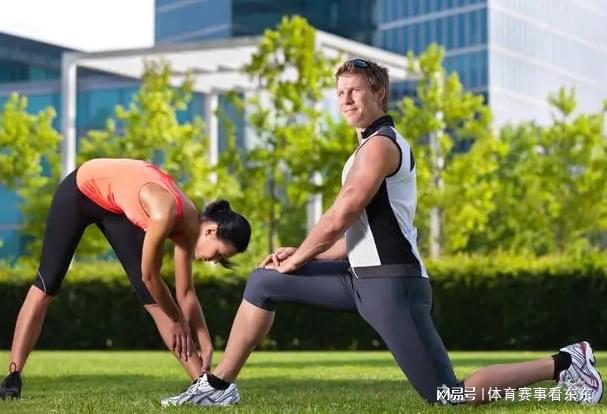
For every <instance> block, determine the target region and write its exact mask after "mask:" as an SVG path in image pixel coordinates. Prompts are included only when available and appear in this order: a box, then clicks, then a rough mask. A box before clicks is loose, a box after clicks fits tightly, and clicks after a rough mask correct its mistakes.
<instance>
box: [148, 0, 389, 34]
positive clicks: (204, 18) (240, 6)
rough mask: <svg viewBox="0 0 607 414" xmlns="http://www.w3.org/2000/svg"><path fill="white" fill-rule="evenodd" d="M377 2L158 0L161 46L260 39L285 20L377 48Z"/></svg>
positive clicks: (366, 0) (352, 0)
mask: <svg viewBox="0 0 607 414" xmlns="http://www.w3.org/2000/svg"><path fill="white" fill-rule="evenodd" d="M375 4H376V0H280V1H278V0H212V1H207V0H156V4H155V13H156V14H155V16H156V20H155V23H156V26H155V31H156V32H155V40H156V43H157V44H162V43H177V42H188V41H195V40H202V39H216V38H225V37H238V36H251V35H255V36H256V35H260V34H262V33H263V31H264V30H265V29H268V28H272V27H275V26H276V25H277V24H278V23H279V22H280V20H281V19H282V17H283V16H288V15H300V16H303V17H305V18H306V19H307V20H308V21H309V22H310V24H312V25H313V26H314V27H316V28H317V29H320V30H323V31H326V32H329V33H333V34H336V35H339V36H342V37H346V38H349V39H352V40H356V41H358V42H361V43H367V44H372V43H373V37H374V34H375V30H376V27H375V25H376V21H377V19H376V18H375V15H374V11H375Z"/></svg>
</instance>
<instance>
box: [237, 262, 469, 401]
mask: <svg viewBox="0 0 607 414" xmlns="http://www.w3.org/2000/svg"><path fill="white" fill-rule="evenodd" d="M244 299H246V300H247V301H248V302H250V303H251V304H253V305H255V306H258V307H260V308H262V309H266V310H268V311H272V310H274V306H275V304H276V303H281V302H288V303H300V304H304V305H311V306H316V307H320V308H324V309H329V310H343V311H357V312H358V313H359V314H360V315H361V316H362V317H363V319H364V320H365V321H367V322H368V323H369V324H370V325H371V327H373V329H375V331H376V332H377V333H378V334H379V335H380V337H381V338H382V339H383V341H384V342H385V343H386V345H387V347H388V349H389V350H390V352H392V355H393V356H394V359H395V360H396V362H397V363H398V365H399V366H400V368H401V370H402V371H403V372H404V374H405V375H406V376H407V378H408V379H409V381H410V382H411V384H412V385H413V387H414V388H415V389H416V390H417V392H418V393H419V394H420V395H421V396H422V397H423V398H425V399H426V400H427V401H429V402H436V401H437V388H439V387H441V386H447V387H450V388H451V387H460V386H462V384H461V383H458V382H457V380H456V378H455V374H454V372H453V368H452V365H451V362H450V360H449V357H448V355H447V351H446V350H445V347H444V345H443V342H442V340H441V338H440V336H439V335H438V333H437V332H436V329H435V328H434V323H433V322H432V318H431V316H430V309H431V307H432V290H431V287H430V283H429V281H428V279H426V278H421V277H386V278H378V277H373V278H366V279H362V278H361V279H359V278H356V277H355V276H353V274H352V273H351V270H350V267H349V263H348V262H347V261H313V262H310V263H308V264H307V265H306V266H304V267H303V268H301V269H300V270H299V271H297V272H295V273H294V274H292V275H285V274H282V273H279V272H276V271H274V270H267V269H257V270H255V271H254V272H253V273H252V274H251V275H250V277H249V280H248V282H247V286H246V288H245V292H244Z"/></svg>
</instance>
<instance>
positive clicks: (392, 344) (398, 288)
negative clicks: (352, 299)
mask: <svg viewBox="0 0 607 414" xmlns="http://www.w3.org/2000/svg"><path fill="white" fill-rule="evenodd" d="M355 287H356V291H357V293H358V295H359V296H360V298H361V300H360V301H357V304H358V306H359V312H360V313H361V314H362V316H363V317H364V318H365V319H366V320H367V321H368V322H369V323H370V324H371V326H372V327H373V328H375V330H376V331H377V332H378V333H379V334H380V336H381V337H382V338H383V340H384V342H385V343H386V345H387V346H388V348H389V349H390V351H391V352H392V354H393V355H394V358H395V359H396V361H397V363H398V364H399V366H400V367H401V369H402V370H403V372H404V373H405V374H406V375H407V377H408V379H409V381H410V382H411V384H412V385H413V387H414V388H415V389H416V390H417V391H418V392H419V394H420V395H421V396H422V397H423V398H424V399H426V400H427V401H429V402H443V403H446V402H450V403H463V402H464V400H463V393H462V395H461V397H462V398H461V399H459V400H454V399H453V398H449V394H447V395H445V394H444V393H445V392H448V391H449V390H450V389H453V388H457V387H462V388H467V389H468V391H473V394H474V398H473V399H472V400H470V401H467V402H471V403H474V404H479V403H483V402H489V401H490V400H492V399H495V394H493V396H494V397H493V398H491V394H489V389H490V388H492V389H493V390H498V392H500V395H501V396H503V395H504V394H503V392H502V391H503V390H504V389H505V388H514V389H516V388H520V387H523V386H528V385H531V384H534V383H536V382H538V381H545V380H551V379H558V378H559V374H561V371H563V372H566V373H567V374H568V376H567V378H569V379H567V380H566V379H565V376H564V375H562V374H561V377H563V379H562V380H560V379H559V382H562V383H564V385H566V386H569V387H572V386H573V387H574V388H575V392H576V393H577V394H578V398H579V401H580V402H585V403H589V404H594V403H596V402H598V401H599V400H600V398H601V396H602V392H603V387H602V382H601V379H600V375H599V374H598V371H596V369H595V368H594V356H593V355H592V350H591V349H590V347H589V346H588V344H587V343H580V344H574V345H571V346H569V347H566V348H563V349H562V350H561V352H560V353H559V354H558V355H555V356H553V357H548V358H542V359H538V360H535V361H528V362H520V363H513V364H503V365H493V366H489V367H485V368H481V369H479V370H478V371H476V372H474V373H473V374H472V375H471V376H470V377H469V378H468V379H466V380H465V381H464V382H463V383H458V382H457V380H456V378H455V374H454V373H453V368H452V365H451V362H450V361H449V357H448V355H447V351H446V350H445V347H444V345H443V343H442V340H441V338H440V336H439V335H438V333H437V331H436V328H435V327H434V323H433V321H432V318H431V316H430V310H431V305H432V299H431V288H430V284H429V282H428V280H427V279H422V278H379V279H362V280H356V281H355ZM570 365H571V368H570ZM569 368H570V369H569ZM571 378H573V379H571ZM584 387H586V388H587V392H586V391H584V389H583V388H584ZM445 397H446V398H445ZM451 397H453V396H452V395H451Z"/></svg>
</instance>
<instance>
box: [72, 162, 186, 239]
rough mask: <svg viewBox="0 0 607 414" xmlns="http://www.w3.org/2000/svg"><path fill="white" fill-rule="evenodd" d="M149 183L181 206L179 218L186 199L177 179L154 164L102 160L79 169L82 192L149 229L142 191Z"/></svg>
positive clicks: (179, 207)
mask: <svg viewBox="0 0 607 414" xmlns="http://www.w3.org/2000/svg"><path fill="white" fill-rule="evenodd" d="M147 183H155V184H158V185H160V186H161V187H163V188H164V189H166V190H167V191H168V192H169V193H171V195H172V196H173V198H174V199H175V204H176V205H177V213H176V215H175V218H176V219H177V220H179V218H181V216H182V215H183V199H182V196H181V192H180V191H179V188H178V187H177V185H176V184H175V181H174V180H173V178H172V177H171V176H170V175H168V174H167V173H166V172H164V171H163V170H161V169H160V168H159V167H157V166H156V165H154V164H151V163H149V162H146V161H140V160H131V159H112V158H98V159H93V160H90V161H87V162H85V163H84V164H82V165H81V166H80V168H78V172H77V173H76V184H77V186H78V189H79V190H80V191H81V192H82V193H83V194H84V195H86V196H87V197H88V198H89V199H91V200H92V201H93V202H94V203H95V204H97V205H98V206H99V207H102V208H104V209H106V210H108V211H111V212H113V213H117V214H124V215H125V216H126V217H127V218H128V219H129V221H130V222H131V223H133V224H135V225H136V226H137V227H139V228H141V229H143V230H147V228H148V223H149V217H148V215H147V213H146V212H145V209H144V208H143V205H142V204H141V200H140V198H139V191H140V190H141V188H142V187H143V186H144V185H145V184H147Z"/></svg>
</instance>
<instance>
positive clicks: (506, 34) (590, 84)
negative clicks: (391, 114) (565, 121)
mask: <svg viewBox="0 0 607 414" xmlns="http://www.w3.org/2000/svg"><path fill="white" fill-rule="evenodd" d="M376 15H377V17H378V19H379V21H378V25H377V34H376V37H375V45H376V46H379V47H382V48H384V49H388V50H390V51H393V52H397V53H405V52H406V51H407V50H412V51H414V52H415V53H420V52H421V51H423V50H424V49H425V48H426V47H427V46H428V45H429V44H431V43H438V44H440V45H443V46H444V47H445V48H446V58H445V67H446V68H447V70H449V71H456V72H457V73H458V74H459V76H460V78H461V80H462V82H463V84H464V86H465V87H466V88H467V89H468V90H471V91H475V92H478V93H482V94H483V95H485V97H486V98H487V100H488V102H489V105H490V106H491V108H492V109H493V114H494V119H495V121H496V124H497V125H501V124H504V123H507V122H516V121H521V120H535V121H538V122H540V123H542V122H548V121H549V120H550V119H551V118H550V110H549V105H548V103H547V97H548V95H549V94H550V93H554V92H556V91H557V90H558V89H559V88H560V87H561V86H566V87H574V88H575V90H576V92H577V98H578V103H579V107H578V108H579V110H580V111H582V112H585V111H596V110H598V109H599V108H600V107H601V103H602V100H603V99H605V98H607V46H606V45H607V4H606V3H605V2H604V1H600V0H558V1H554V0H378V3H377V14H376Z"/></svg>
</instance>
